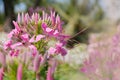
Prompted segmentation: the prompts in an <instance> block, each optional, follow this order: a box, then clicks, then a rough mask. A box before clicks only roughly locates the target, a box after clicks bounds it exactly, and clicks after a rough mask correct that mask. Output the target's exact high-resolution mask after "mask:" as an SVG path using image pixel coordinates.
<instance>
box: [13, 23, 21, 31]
mask: <svg viewBox="0 0 120 80" xmlns="http://www.w3.org/2000/svg"><path fill="white" fill-rule="evenodd" d="M13 24H14V26H15V28H16V29H17V30H18V31H20V27H19V26H18V24H17V22H15V21H13Z"/></svg>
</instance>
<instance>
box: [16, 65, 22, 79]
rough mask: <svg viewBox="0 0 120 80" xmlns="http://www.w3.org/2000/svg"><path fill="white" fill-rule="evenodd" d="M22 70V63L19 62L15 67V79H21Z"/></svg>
mask: <svg viewBox="0 0 120 80" xmlns="http://www.w3.org/2000/svg"><path fill="white" fill-rule="evenodd" d="M22 72H23V66H22V64H19V66H18V69H17V80H22V76H23V74H22Z"/></svg>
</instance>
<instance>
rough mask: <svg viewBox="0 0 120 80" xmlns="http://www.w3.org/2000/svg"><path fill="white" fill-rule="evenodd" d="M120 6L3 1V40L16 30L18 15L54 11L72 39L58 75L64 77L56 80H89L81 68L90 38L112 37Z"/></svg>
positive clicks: (75, 0)
mask: <svg viewBox="0 0 120 80" xmlns="http://www.w3.org/2000/svg"><path fill="white" fill-rule="evenodd" d="M119 4H120V0H0V40H4V38H5V34H6V33H7V32H9V31H11V29H13V28H14V26H13V24H12V20H16V17H17V13H22V12H24V13H25V12H28V13H29V14H31V13H32V12H34V11H37V10H39V9H53V10H55V11H56V12H57V13H58V14H59V15H60V16H61V18H62V20H63V27H64V32H65V34H67V35H70V36H71V38H70V39H69V40H68V44H67V48H68V52H69V53H70V54H68V55H67V56H66V60H65V61H66V63H65V64H63V65H61V66H59V71H58V73H59V75H56V77H61V76H63V75H64V76H63V77H62V78H59V79H56V80H80V79H81V80H87V79H86V78H85V76H84V75H83V74H82V73H80V71H79V68H78V67H80V66H81V63H82V60H83V59H84V57H86V55H87V52H86V49H87V45H88V44H89V41H90V40H89V38H91V37H92V38H93V37H94V36H97V37H99V36H104V34H105V33H107V32H109V34H110V33H111V30H113V29H115V28H116V27H117V26H118V25H119V23H120V5H119ZM103 33H104V34H103ZM73 65H74V66H73ZM63 68H64V69H63ZM61 72H62V73H61ZM73 74H74V75H73Z"/></svg>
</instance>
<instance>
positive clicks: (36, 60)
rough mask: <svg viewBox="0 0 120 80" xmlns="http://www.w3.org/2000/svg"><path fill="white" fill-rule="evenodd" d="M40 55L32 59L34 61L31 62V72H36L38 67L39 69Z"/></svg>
mask: <svg viewBox="0 0 120 80" xmlns="http://www.w3.org/2000/svg"><path fill="white" fill-rule="evenodd" d="M41 59H42V58H41V55H39V54H37V55H36V56H35V58H34V61H33V70H34V71H35V72H37V71H38V70H39V67H40V62H41Z"/></svg>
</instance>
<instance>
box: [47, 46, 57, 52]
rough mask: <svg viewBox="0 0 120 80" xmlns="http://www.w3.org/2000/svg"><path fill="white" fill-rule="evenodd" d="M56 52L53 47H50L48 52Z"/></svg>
mask: <svg viewBox="0 0 120 80" xmlns="http://www.w3.org/2000/svg"><path fill="white" fill-rule="evenodd" d="M55 52H56V49H55V48H53V47H50V48H49V50H48V54H55Z"/></svg>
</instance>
